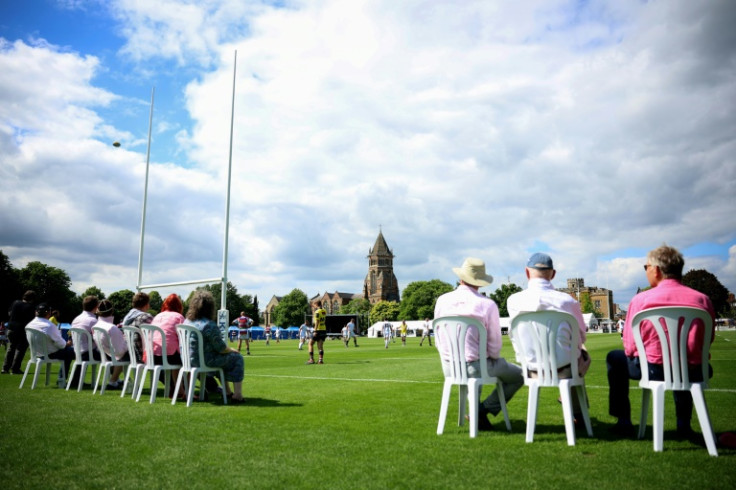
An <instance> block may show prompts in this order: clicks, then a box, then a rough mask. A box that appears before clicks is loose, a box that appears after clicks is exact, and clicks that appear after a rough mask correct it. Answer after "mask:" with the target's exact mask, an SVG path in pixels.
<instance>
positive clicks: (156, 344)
mask: <svg viewBox="0 0 736 490" xmlns="http://www.w3.org/2000/svg"><path fill="white" fill-rule="evenodd" d="M183 310H184V305H182V303H181V298H179V296H178V295H177V294H170V295H169V296H167V297H166V299H165V300H164V303H163V304H162V305H161V313H159V314H158V315H156V316H155V317H153V321H152V322H151V325H156V326H157V327H161V329H162V330H163V331H164V336H165V337H166V359H167V360H168V362H169V364H177V365H181V355H180V354H179V337H178V336H177V334H176V326H177V325H179V324H181V323H184V315H182V314H181V312H182V311H183ZM163 356H164V353H163V350H162V348H161V335H159V334H158V333H155V334H154V335H153V363H154V364H156V365H159V366H160V365H161V364H163ZM178 375H179V370H178V369H177V370H174V371H172V372H171V376H172V381H173V382H176V377H177V376H178ZM181 395H183V393H181Z"/></svg>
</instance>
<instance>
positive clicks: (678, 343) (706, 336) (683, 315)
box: [631, 307, 718, 456]
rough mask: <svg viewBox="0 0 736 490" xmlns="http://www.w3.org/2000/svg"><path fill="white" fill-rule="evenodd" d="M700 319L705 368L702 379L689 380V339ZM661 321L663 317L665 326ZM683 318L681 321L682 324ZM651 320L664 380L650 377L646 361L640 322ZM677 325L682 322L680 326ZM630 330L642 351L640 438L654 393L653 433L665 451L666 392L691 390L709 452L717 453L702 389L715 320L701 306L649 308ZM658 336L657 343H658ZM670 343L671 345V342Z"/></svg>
mask: <svg viewBox="0 0 736 490" xmlns="http://www.w3.org/2000/svg"><path fill="white" fill-rule="evenodd" d="M696 319H700V320H701V321H702V322H703V325H704V326H705V329H704V330H705V331H704V332H703V352H702V360H703V362H702V368H703V381H701V382H697V383H696V382H690V379H689V373H688V364H687V339H688V334H689V333H690V330H691V329H692V328H695V326H694V325H693V322H694V320H696ZM660 320H664V322H665V325H666V327H663V326H662V324H661V323H660ZM680 320H682V323H680ZM644 321H648V322H650V323H651V324H652V325H653V326H654V329H655V331H656V333H657V337H656V338H658V339H659V343H660V345H661V347H662V366H663V368H664V378H665V379H664V381H653V380H650V379H649V366H648V362H647V356H646V351H645V350H644V342H643V340H642V336H641V324H642V322H644ZM678 325H682V328H680V327H679V326H678ZM631 329H632V333H633V334H634V342H635V343H636V349H637V351H638V352H639V363H640V366H641V381H639V387H641V388H642V390H643V391H642V402H641V422H640V423H639V439H641V438H643V437H644V432H645V430H646V426H647V414H648V412H649V399H650V398H651V397H652V394H654V406H653V407H652V412H653V413H652V418H653V422H652V432H653V439H654V450H655V451H662V448H663V445H664V444H663V439H664V392H665V391H689V392H690V393H691V395H692V397H693V405H695V410H696V411H697V413H698V422H699V423H700V430H701V432H702V433H703V438H704V439H705V445H706V447H707V448H708V454H710V455H711V456H718V450H717V449H716V441H715V437H714V435H713V428H712V427H711V424H710V416H709V415H708V406H707V405H706V403H705V396H704V395H703V390H705V389H706V388H708V378H709V370H708V359H709V353H710V343H711V339H712V338H713V319H712V318H711V316H710V314H709V313H708V312H707V311H705V310H701V309H699V308H691V307H660V308H649V309H647V310H643V311H640V312H639V313H637V314H636V316H635V317H634V318H633V320H632V321H631ZM678 330H679V331H678ZM656 338H655V340H654V341H655V342H656ZM670 343H671V344H670Z"/></svg>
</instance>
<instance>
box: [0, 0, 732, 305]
mask: <svg viewBox="0 0 736 490" xmlns="http://www.w3.org/2000/svg"><path fill="white" fill-rule="evenodd" d="M734 25H736V3H734V2H732V1H729V0H712V1H704V0H703V1H701V0H667V1H662V0H652V1H633V0H615V1H613V0H612V1H593V0H591V1H585V0H578V1H559V0H538V1H521V2H505V1H491V0H478V1H476V0H463V1H457V0H455V1H450V0H447V1H440V0H438V1H427V0H424V1H419V0H403V1H401V2H396V1H395V0H351V1H350V2H345V1H341V0H315V1H309V0H294V1H292V0H274V1H269V0H263V1H251V0H201V1H193V0H188V1H187V0H160V1H157V2H148V1H145V0H26V1H23V2H16V1H10V0H0V250H2V252H3V253H4V254H5V255H7V256H8V257H9V258H10V261H11V263H12V264H13V266H14V267H16V268H22V267H24V266H25V265H26V264H27V263H28V262H31V261H41V262H43V263H45V264H47V265H50V266H54V267H58V268H60V269H63V270H64V271H66V272H67V274H69V276H70V278H71V280H72V289H73V290H74V291H75V292H77V293H82V292H83V291H84V290H86V289H87V288H88V287H90V286H93V285H94V286H97V287H99V288H100V289H101V290H102V291H103V292H105V293H106V294H108V295H109V294H110V293H112V292H115V291H118V290H121V289H130V290H135V289H136V287H137V286H138V285H152V284H163V283H172V282H183V281H192V280H199V279H209V278H217V277H222V275H223V271H224V267H223V257H224V255H225V253H224V252H225V228H226V227H225V223H226V216H227V213H226V211H227V209H228V199H227V195H228V185H227V183H228V171H229V170H228V169H229V168H231V172H232V173H231V176H232V183H231V188H230V202H229V233H228V241H227V250H228V253H227V278H228V280H229V281H230V282H232V283H233V284H234V285H235V286H236V287H237V289H238V293H239V294H250V295H255V296H258V300H259V303H260V304H261V307H264V306H265V305H266V303H267V302H268V301H269V299H270V298H271V297H272V296H273V295H278V296H281V295H285V294H287V293H289V292H290V291H291V290H292V289H294V288H299V289H301V290H302V291H304V292H305V293H306V294H307V295H308V296H310V297H311V296H314V295H317V294H323V293H324V292H330V293H332V292H334V291H340V292H353V293H360V292H362V287H363V280H364V278H365V276H366V274H367V272H368V260H367V255H368V253H369V250H370V248H371V247H372V246H373V244H374V242H375V240H376V237H377V235H378V233H379V231H381V232H382V233H383V235H384V237H385V238H386V241H387V243H388V245H389V247H390V248H391V249H392V251H393V253H394V255H395V258H394V272H395V275H396V277H397V279H398V281H399V287H400V289H401V290H403V289H404V288H405V287H406V286H407V285H408V284H409V283H411V282H414V281H426V280H431V279H441V280H443V281H446V282H448V283H451V284H455V282H456V277H455V275H454V274H453V273H452V268H453V267H459V266H460V265H461V263H462V262H463V260H464V258H465V257H469V256H474V257H479V258H481V259H483V260H484V261H485V263H486V266H487V271H488V272H489V273H490V274H492V275H493V276H494V278H495V281H494V283H493V284H492V285H491V286H490V287H488V288H486V291H488V292H493V291H494V290H495V289H496V288H497V287H499V286H500V285H502V284H504V283H508V282H511V283H515V284H517V285H520V286H522V287H524V286H525V285H526V279H525V276H524V265H525V264H526V260H527V259H528V257H529V256H530V255H531V254H532V253H533V252H536V251H543V252H547V253H548V254H550V255H551V256H552V258H553V259H554V262H555V268H556V269H557V278H556V280H555V285H556V286H557V287H564V286H565V285H566V279H567V278H573V277H581V278H583V279H584V281H585V285H586V286H598V287H603V288H608V289H610V290H612V291H613V295H614V302H616V303H618V304H620V305H621V306H622V307H623V308H626V306H627V305H628V302H629V301H630V299H631V297H632V296H633V295H634V294H635V293H636V291H637V288H639V287H644V286H647V283H646V277H645V275H644V271H643V269H642V265H643V264H644V263H645V257H646V253H647V251H649V250H651V249H653V248H656V247H658V246H660V245H662V244H663V243H667V244H668V245H671V246H674V247H676V248H677V249H679V250H680V251H681V252H682V253H683V254H684V256H685V260H686V264H685V270H686V271H687V270H690V269H706V270H708V271H710V272H712V273H713V274H715V275H716V276H717V277H718V279H719V280H720V282H721V283H722V284H723V285H724V286H726V287H727V288H728V289H729V290H730V291H732V292H736V199H734V191H735V185H734V184H736V161H734V160H735V159H736V110H734V108H735V105H736V29H733V26H734ZM236 53H237V65H236V70H235V77H234V76H233V75H234V74H233V70H234V67H235V58H236ZM233 79H234V80H235V87H234V104H233ZM152 96H153V97H152ZM152 100H153V118H152V126H151V145H150V157H149V161H150V165H149V174H148V193H147V195H148V198H147V203H146V215H145V216H146V220H145V235H144V237H145V240H144V247H143V267H142V275H141V280H140V282H139V279H138V262H139V251H140V242H141V228H142V207H143V196H144V188H145V178H146V160H147V148H148V144H147V142H148V132H149V116H150V110H151V102H152ZM231 115H232V118H231ZM231 124H232V135H233V139H232V156H230V154H231V146H230V141H231V140H230V133H231ZM114 141H119V142H120V146H119V147H115V146H113V145H112V143H113V142H114ZM230 162H231V167H230V166H229V164H230ZM194 287H196V286H185V287H181V286H180V287H176V288H157V290H158V291H159V292H160V293H162V294H163V295H165V294H167V293H168V292H178V293H179V294H188V292H189V291H191V290H192V289H193V288H194Z"/></svg>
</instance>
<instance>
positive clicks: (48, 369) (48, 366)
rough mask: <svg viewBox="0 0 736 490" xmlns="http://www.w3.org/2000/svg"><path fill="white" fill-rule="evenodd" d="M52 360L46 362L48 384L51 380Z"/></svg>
mask: <svg viewBox="0 0 736 490" xmlns="http://www.w3.org/2000/svg"><path fill="white" fill-rule="evenodd" d="M51 364H53V363H51V362H48V363H46V386H48V385H49V383H50V382H51Z"/></svg>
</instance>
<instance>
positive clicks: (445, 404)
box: [437, 381, 452, 435]
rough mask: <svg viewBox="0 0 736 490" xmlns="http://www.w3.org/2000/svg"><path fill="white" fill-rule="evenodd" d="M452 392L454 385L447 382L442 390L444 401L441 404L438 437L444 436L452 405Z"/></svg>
mask: <svg viewBox="0 0 736 490" xmlns="http://www.w3.org/2000/svg"><path fill="white" fill-rule="evenodd" d="M451 390H452V384H451V383H448V382H447V381H445V386H444V387H443V388H442V401H441V402H440V418H439V420H438V421H437V435H442V432H443V431H444V430H445V420H446V419H447V408H448V405H449V404H450V391H451Z"/></svg>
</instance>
